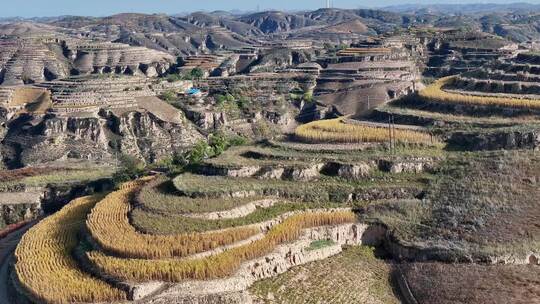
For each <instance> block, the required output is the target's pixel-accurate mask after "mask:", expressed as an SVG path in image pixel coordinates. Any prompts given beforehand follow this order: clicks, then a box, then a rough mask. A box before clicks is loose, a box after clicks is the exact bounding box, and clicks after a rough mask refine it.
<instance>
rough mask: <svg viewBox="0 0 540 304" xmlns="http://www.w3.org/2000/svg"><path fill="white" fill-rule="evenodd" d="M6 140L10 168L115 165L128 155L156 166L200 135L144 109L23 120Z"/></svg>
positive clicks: (15, 123)
mask: <svg viewBox="0 0 540 304" xmlns="http://www.w3.org/2000/svg"><path fill="white" fill-rule="evenodd" d="M11 124H12V125H13V128H10V129H9V131H8V132H7V134H6V138H5V140H4V141H3V148H4V150H6V151H10V153H9V154H10V155H8V156H6V158H7V159H5V160H4V163H9V164H10V166H11V167H14V166H27V165H37V164H43V163H47V162H52V161H57V160H64V161H66V160H81V159H82V160H100V161H113V160H114V159H115V158H116V156H117V155H120V154H129V155H132V156H135V157H137V158H139V159H141V160H144V161H145V162H154V161H156V160H159V159H161V158H163V157H167V156H170V155H171V154H172V152H174V151H181V150H185V149H187V148H188V147H189V146H191V145H193V144H194V143H195V142H196V141H197V140H199V139H201V138H202V135H201V134H200V133H199V132H198V131H197V130H196V129H195V128H194V127H193V126H192V125H191V123H190V122H189V121H188V120H187V119H182V120H181V122H180V123H178V122H176V123H171V122H167V121H164V120H162V119H160V118H158V117H157V116H156V115H154V114H152V113H151V112H148V111H144V110H136V111H127V112H124V113H114V112H112V111H101V112H100V113H99V115H98V116H89V117H62V116H60V117H57V116H53V115H47V116H44V117H42V118H35V117H19V118H18V119H17V121H13V122H11Z"/></svg>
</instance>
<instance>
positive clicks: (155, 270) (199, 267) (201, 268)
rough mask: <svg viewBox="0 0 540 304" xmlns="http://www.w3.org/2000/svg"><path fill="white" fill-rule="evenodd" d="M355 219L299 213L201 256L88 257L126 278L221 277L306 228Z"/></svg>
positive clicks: (99, 254) (95, 253) (101, 268)
mask: <svg viewBox="0 0 540 304" xmlns="http://www.w3.org/2000/svg"><path fill="white" fill-rule="evenodd" d="M354 221H356V215H355V214H354V213H352V212H347V211H336V212H318V213H305V214H299V215H295V216H292V217H289V218H288V219H286V220H285V221H284V222H283V223H281V224H279V225H277V226H274V227H273V228H272V229H271V230H270V231H269V232H268V233H267V234H266V236H265V237H264V238H263V239H260V240H257V241H254V242H252V243H250V244H247V245H243V246H240V247H236V248H233V249H230V250H228V251H225V252H223V253H220V254H216V255H213V256H210V257H206V258H201V259H191V260H186V259H184V260H143V259H122V258H117V257H112V256H107V255H105V254H103V253H102V252H98V251H92V252H88V253H87V257H88V259H89V261H90V262H91V263H92V264H93V266H94V267H95V268H96V269H97V270H98V271H100V272H102V273H106V274H108V275H111V276H113V277H115V278H117V279H119V280H125V281H135V282H147V281H153V280H158V281H167V282H180V281H182V280H186V279H195V280H204V279H214V278H222V277H226V276H229V275H231V274H233V273H234V271H236V270H237V269H238V267H239V266H240V265H241V264H242V263H243V262H245V261H248V260H251V259H254V258H257V257H261V256H263V255H265V254H267V253H269V252H271V251H272V250H273V249H274V248H275V247H276V246H278V245H280V244H283V243H286V242H290V241H293V240H296V239H297V238H298V237H299V236H300V234H301V233H302V230H303V229H306V228H312V227H318V226H326V225H339V224H344V223H351V222H354Z"/></svg>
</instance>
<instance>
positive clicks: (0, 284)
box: [0, 221, 38, 304]
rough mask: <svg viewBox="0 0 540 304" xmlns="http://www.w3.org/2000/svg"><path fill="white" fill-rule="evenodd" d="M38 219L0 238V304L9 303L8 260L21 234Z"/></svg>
mask: <svg viewBox="0 0 540 304" xmlns="http://www.w3.org/2000/svg"><path fill="white" fill-rule="evenodd" d="M37 222H38V221H34V222H31V223H29V224H27V225H26V226H24V227H22V228H21V229H19V230H17V231H14V232H13V233H11V234H9V235H8V236H7V237H5V238H4V239H2V240H0V304H11V303H12V302H11V301H10V290H9V288H8V286H9V284H8V280H9V266H10V265H9V261H10V259H11V257H12V256H13V252H14V251H15V248H17V245H18V244H19V241H20V240H21V238H22V236H23V235H24V234H25V233H26V231H28V229H30V228H31V227H32V226H34V225H35V224H36V223H37Z"/></svg>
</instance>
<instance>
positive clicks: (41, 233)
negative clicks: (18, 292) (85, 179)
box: [15, 196, 126, 304]
mask: <svg viewBox="0 0 540 304" xmlns="http://www.w3.org/2000/svg"><path fill="white" fill-rule="evenodd" d="M99 199H100V196H90V197H83V198H79V199H76V200H74V201H72V202H71V203H70V204H68V205H67V206H66V207H64V208H63V209H62V210H60V211H59V212H57V213H56V214H54V215H51V216H50V217H48V218H46V219H44V220H43V221H41V222H40V223H38V224H37V225H36V226H34V227H32V228H31V229H30V230H29V231H28V232H27V233H26V234H25V235H24V236H23V238H22V240H21V242H20V243H19V245H18V246H17V250H16V251H15V257H16V264H15V274H16V276H17V278H18V280H19V282H20V284H21V285H22V287H23V289H24V290H25V292H27V293H28V294H29V296H30V297H31V298H32V299H33V300H36V301H38V302H39V303H61V304H63V303H73V302H112V301H119V300H125V299H126V294H125V293H124V292H123V291H121V290H119V289H116V288H113V287H112V286H110V285H108V284H106V283H105V282H102V281H100V280H97V279H95V278H94V277H92V276H90V275H89V274H87V273H84V272H82V271H81V270H79V266H78V265H77V262H76V261H75V260H74V259H73V258H72V256H71V254H72V251H73V249H74V248H75V247H76V246H77V241H78V240H77V233H78V232H79V231H80V229H81V228H82V226H83V225H84V220H85V218H86V215H87V214H88V212H90V209H91V208H92V207H93V206H94V205H95V203H96V202H97V201H98V200H99Z"/></svg>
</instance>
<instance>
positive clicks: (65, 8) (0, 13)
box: [0, 0, 540, 17]
mask: <svg viewBox="0 0 540 304" xmlns="http://www.w3.org/2000/svg"><path fill="white" fill-rule="evenodd" d="M518 1H519V0H516V1H513V2H518ZM464 2H484V3H486V2H489V3H509V2H511V1H505V0H489V1H474V0H471V1H467V0H409V1H408V0H375V1H374V0H334V3H335V7H340V8H358V7H366V6H369V7H374V6H384V5H394V4H403V3H421V4H433V3H447V4H449V3H464ZM522 2H523V1H522ZM528 2H531V3H540V0H531V1H528ZM325 3H326V0H270V1H269V0H24V1H15V0H0V7H1V8H0V17H13V16H21V17H35V16H58V15H84V16H89V15H92V16H105V15H111V14H116V13H120V12H139V13H167V14H175V13H181V12H191V11H197V10H233V9H239V10H243V11H248V10H249V11H253V10H256V9H257V7H259V8H260V9H261V10H266V9H279V10H302V9H316V8H320V7H323V6H324V5H325Z"/></svg>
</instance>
